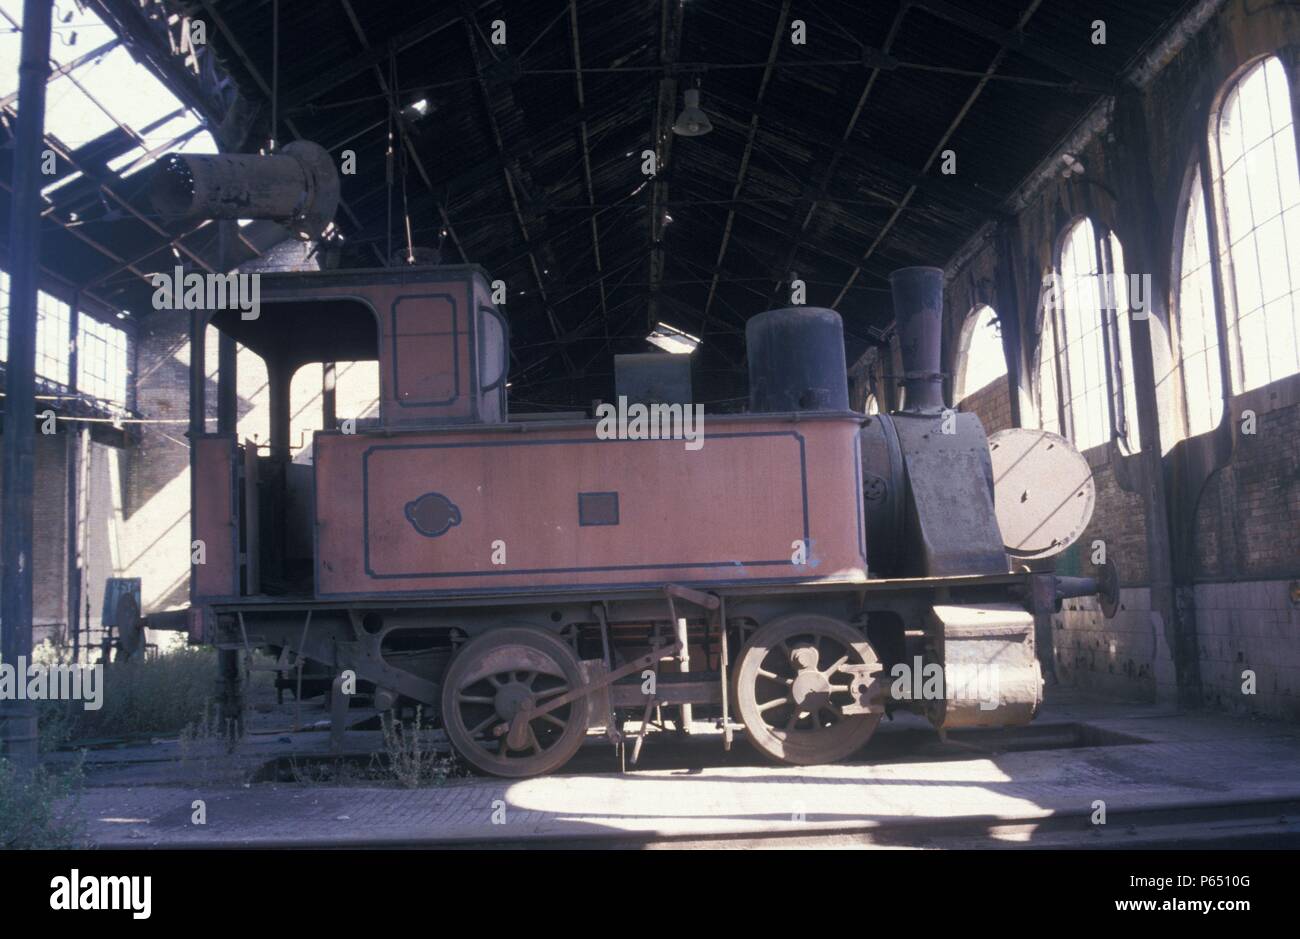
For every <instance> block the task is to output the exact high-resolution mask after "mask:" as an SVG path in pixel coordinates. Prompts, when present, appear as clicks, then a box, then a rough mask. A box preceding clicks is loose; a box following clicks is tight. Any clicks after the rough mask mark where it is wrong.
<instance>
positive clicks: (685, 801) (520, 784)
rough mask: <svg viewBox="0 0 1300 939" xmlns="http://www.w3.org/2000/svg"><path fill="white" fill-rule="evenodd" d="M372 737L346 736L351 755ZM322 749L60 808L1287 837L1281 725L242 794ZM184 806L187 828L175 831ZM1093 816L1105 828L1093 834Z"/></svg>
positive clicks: (532, 830) (235, 819) (227, 826)
mask: <svg viewBox="0 0 1300 939" xmlns="http://www.w3.org/2000/svg"><path fill="white" fill-rule="evenodd" d="M375 736H377V735H360V734H358V735H356V736H355V738H354V740H353V741H352V748H353V749H354V752H357V751H360V750H364V749H366V748H367V747H370V746H372V745H373V743H374V737H375ZM326 737H327V735H326V734H324V733H321V732H315V733H298V734H288V733H283V732H276V733H269V734H268V733H257V734H254V735H252V736H251V737H250V739H249V741H248V743H247V744H246V745H245V746H244V747H243V749H242V751H241V753H240V754H239V756H238V757H237V758H235V759H233V760H232V759H231V758H229V757H225V756H224V755H221V754H216V753H213V754H210V755H209V756H203V755H199V756H196V755H195V754H194V753H193V752H190V753H188V754H185V756H186V758H185V759H184V760H181V759H178V757H180V756H181V755H182V754H181V753H180V752H179V750H178V747H177V744H176V743H174V742H156V743H153V744H146V745H140V746H133V747H128V748H120V749H116V750H112V751H101V752H98V753H94V754H92V755H91V759H90V761H89V762H88V764H87V786H86V788H85V789H84V790H83V792H82V794H81V796H80V799H79V811H81V812H82V813H83V814H84V815H85V817H86V819H87V826H88V831H89V834H90V837H91V839H92V840H93V841H94V842H95V843H96V844H98V845H100V846H103V847H149V846H156V845H164V846H177V847H180V846H192V847H201V846H204V847H208V846H226V847H237V846H254V845H257V846H268V847H269V846H321V847H324V846H350V845H356V846H360V845H406V846H426V845H427V846H435V845H443V846H453V845H462V846H469V845H484V844H488V845H503V846H506V845H509V846H518V845H527V844H539V845H540V844H542V843H551V844H583V843H591V840H592V839H595V840H596V841H599V842H603V843H610V844H629V845H631V844H635V845H642V846H646V845H656V844H671V843H675V842H676V843H683V844H690V843H712V844H717V843H718V841H717V839H719V838H725V839H730V840H729V841H728V842H726V843H729V844H733V845H737V846H744V845H749V844H760V843H762V844H766V843H781V844H785V845H788V846H798V845H802V844H817V845H819V846H827V845H831V846H857V847H873V846H909V847H946V846H959V847H970V846H976V845H980V846H1010V845H1025V844H1028V845H1041V846H1053V845H1073V846H1079V845H1082V846H1090V845H1096V846H1116V847H1119V846H1124V847H1129V846H1137V845H1146V844H1151V843H1160V844H1165V843H1179V844H1190V843H1197V842H1201V841H1205V842H1215V841H1221V840H1223V839H1224V838H1227V839H1228V840H1229V841H1232V840H1233V839H1234V837H1236V836H1240V839H1241V840H1242V843H1248V842H1250V840H1251V839H1252V838H1256V837H1265V838H1266V840H1267V839H1268V838H1274V839H1276V838H1283V839H1295V838H1297V837H1300V728H1297V727H1296V726H1294V725H1290V724H1278V723H1272V722H1265V721H1252V720H1244V719H1239V718H1230V717H1225V716H1222V715H1216V714H1208V713H1195V714H1175V713H1172V712H1170V711H1168V710H1165V709H1161V708H1157V707H1153V706H1147V705H1121V704H1114V703H1099V702H1092V701H1088V700H1086V699H1082V698H1072V697H1065V696H1063V695H1060V694H1059V693H1058V694H1057V695H1056V700H1055V701H1054V702H1053V703H1052V704H1050V705H1048V706H1046V707H1045V708H1044V710H1043V712H1042V713H1041V714H1040V715H1039V717H1038V719H1037V720H1036V721H1035V722H1034V724H1032V725H1030V727H1028V728H1021V729H1018V730H1014V731H998V732H968V733H966V734H964V735H960V736H955V738H954V739H952V740H950V741H949V742H947V743H942V742H940V741H939V740H938V739H937V737H936V735H935V734H934V733H933V732H932V731H929V730H928V729H927V728H926V726H925V725H924V724H921V723H920V722H919V721H912V720H904V719H900V720H898V721H896V722H893V723H886V724H885V725H884V726H882V727H881V729H880V730H879V731H878V732H877V734H876V737H875V738H874V739H873V740H872V741H871V743H870V744H869V745H868V746H867V747H866V748H865V749H864V750H863V751H862V753H861V754H860V758H859V759H857V760H854V761H850V762H845V763H840V764H835V765H830V766H818V767H789V766H774V765H771V764H768V763H766V762H764V761H763V760H762V759H761V758H760V757H759V756H758V755H757V754H755V753H754V752H753V751H751V750H749V748H748V747H746V746H744V745H743V744H738V745H737V746H736V747H735V748H734V749H733V750H732V752H730V753H724V752H722V747H721V740H720V735H718V734H716V733H699V734H696V735H694V736H693V737H692V738H690V739H688V740H681V739H679V738H677V737H676V736H675V735H664V736H663V737H658V738H656V737H654V736H652V737H651V738H650V739H648V740H647V743H646V747H645V751H644V753H643V757H642V765H641V766H640V767H638V768H637V769H636V770H635V771H633V772H630V773H627V774H620V773H619V772H618V771H617V766H616V765H615V760H614V757H613V754H612V748H610V747H609V745H608V744H606V743H604V742H603V741H597V740H593V741H592V742H591V743H590V744H589V745H588V746H587V747H586V748H584V751H583V752H582V753H580V754H579V755H578V757H576V758H575V759H574V760H573V762H571V763H570V764H569V766H568V767H566V772H565V774H564V775H560V776H551V777H544V778H539V779H530V780H521V781H506V780H499V779H489V778H453V779H450V780H448V781H446V782H445V783H444V784H442V785H441V786H437V787H429V788H421V789H413V790H411V789H402V788H398V787H396V786H386V785H377V784H374V783H363V784H360V785H340V784H327V785H321V784H304V783H298V782H287V783H285V782H245V781H244V780H245V779H246V778H248V777H249V776H250V775H251V774H253V773H255V772H256V771H257V770H258V768H259V767H265V766H266V765H267V764H268V763H271V762H273V761H274V760H276V759H277V758H279V757H284V756H285V755H286V754H294V759H295V761H303V763H304V764H307V763H310V761H311V758H312V754H313V753H317V754H323V753H324V752H325V747H326V743H327V741H326ZM255 778H274V777H273V774H267V773H266V772H265V771H263V772H262V773H261V774H260V776H258V777H255ZM291 778H292V777H291ZM196 799H198V800H203V802H204V803H205V807H206V816H207V818H206V824H202V825H198V824H194V823H193V821H192V816H193V814H194V802H195V800H196ZM1098 800H1101V801H1104V802H1105V807H1106V813H1107V823H1106V824H1105V825H1095V824H1093V823H1092V818H1093V816H1094V815H1095V814H1096V811H1097V810H1096V806H1095V803H1096V802H1097V801H1098ZM1291 803H1294V805H1292V804H1291ZM1270 826H1272V827H1270ZM1287 843H1288V844H1289V843H1291V841H1290V840H1288V841H1287Z"/></svg>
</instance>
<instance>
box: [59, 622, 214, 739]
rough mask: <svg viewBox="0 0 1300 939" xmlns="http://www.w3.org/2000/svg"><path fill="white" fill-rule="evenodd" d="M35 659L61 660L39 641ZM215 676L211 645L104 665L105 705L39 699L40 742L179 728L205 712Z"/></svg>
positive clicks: (163, 732)
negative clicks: (94, 708)
mask: <svg viewBox="0 0 1300 939" xmlns="http://www.w3.org/2000/svg"><path fill="white" fill-rule="evenodd" d="M33 660H34V661H35V662H36V663H37V664H44V665H52V664H58V663H59V662H60V661H61V653H60V652H59V651H58V650H56V649H55V648H54V647H53V646H50V645H49V644H45V645H43V646H42V647H39V649H38V651H37V654H36V655H34V656H33ZM215 678H216V655H215V653H214V651H213V650H211V649H201V648H188V647H184V646H182V647H180V648H178V649H176V650H174V651H171V652H167V653H164V654H162V655H155V656H150V657H148V658H144V657H139V658H135V659H132V660H130V661H127V662H113V663H110V664H108V665H106V666H104V679H103V681H104V688H103V707H101V708H100V709H99V710H97V711H88V710H86V709H85V708H84V707H83V706H82V702H80V701H43V702H38V711H37V715H38V719H39V729H40V744H41V747H42V749H44V750H47V751H48V750H53V749H57V748H58V747H60V746H62V745H64V744H66V743H67V742H68V741H70V740H91V739H99V738H109V737H127V736H136V735H139V736H145V735H156V736H167V735H171V734H175V733H178V732H180V731H181V730H182V729H184V728H185V727H186V726H187V725H190V724H194V723H196V722H198V721H200V720H201V719H203V716H204V707H205V705H206V704H207V702H208V699H209V698H210V696H211V693H212V689H213V682H214V680H215Z"/></svg>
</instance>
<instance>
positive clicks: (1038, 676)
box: [926, 603, 1043, 730]
mask: <svg viewBox="0 0 1300 939" xmlns="http://www.w3.org/2000/svg"><path fill="white" fill-rule="evenodd" d="M927 626H928V628H929V629H931V630H932V631H933V632H934V634H935V649H936V652H937V653H938V660H939V661H941V662H942V664H943V669H944V672H943V676H944V682H943V687H944V697H943V699H942V700H939V701H929V702H926V705H927V707H926V711H927V715H928V716H929V718H930V720H931V722H932V723H933V724H934V725H935V726H936V727H938V728H940V729H943V730H949V729H952V728H954V727H1010V726H1015V725H1018V724H1027V723H1029V722H1030V721H1031V720H1033V717H1034V715H1035V714H1036V713H1037V712H1038V707H1039V705H1041V704H1042V701H1043V679H1042V671H1041V669H1040V668H1039V664H1038V659H1037V657H1036V656H1035V654H1034V617H1033V615H1032V614H1031V613H1029V612H1028V611H1027V610H1025V609H1024V608H1023V607H1021V606H1019V605H1017V604H1011V603H980V604H936V605H935V606H934V607H932V608H931V611H930V616H929V623H928V624H927Z"/></svg>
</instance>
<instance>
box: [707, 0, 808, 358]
mask: <svg viewBox="0 0 1300 939" xmlns="http://www.w3.org/2000/svg"><path fill="white" fill-rule="evenodd" d="M791 2H792V0H785V2H784V3H782V4H781V13H780V15H779V16H778V17H777V21H776V31H775V32H774V33H773V34H772V45H771V48H769V49H768V52H767V66H766V67H765V68H764V69H763V77H762V78H761V79H760V80H759V83H758V95H757V96H756V97H755V98H754V109H753V111H752V112H751V113H750V116H749V132H748V133H747V134H746V135H745V150H744V152H743V153H742V154H741V157H740V169H739V170H738V171H737V172H736V185H735V186H734V187H733V188H732V190H731V198H732V200H733V201H734V200H736V199H738V198H740V190H741V189H743V188H744V186H745V176H746V174H747V173H748V172H749V157H750V154H751V153H753V151H754V138H755V137H757V136H758V122H759V116H758V115H759V108H761V107H762V105H763V96H764V95H765V94H766V93H767V85H768V82H769V81H771V79H772V66H773V65H775V64H776V54H777V52H778V50H780V48H781V39H782V37H783V36H784V35H785V24H786V21H787V20H788V19H789V18H790V4H791ZM735 220H736V209H735V207H734V206H733V207H732V208H731V209H728V210H727V221H726V224H725V225H723V227H722V244H720V245H719V246H718V257H717V260H715V261H714V262H713V278H712V282H711V283H710V284H709V295H708V297H707V298H706V299H705V301H704V312H703V314H702V316H701V319H700V332H701V333H703V332H705V331H706V329H707V328H708V324H709V311H710V310H711V309H712V307H713V294H714V293H715V292H716V291H717V289H718V274H719V272H720V271H721V270H722V260H723V258H725V257H726V256H727V245H728V243H729V242H730V241H731V226H732V224H733V223H734V222H735Z"/></svg>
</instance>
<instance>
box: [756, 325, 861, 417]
mask: <svg viewBox="0 0 1300 939" xmlns="http://www.w3.org/2000/svg"><path fill="white" fill-rule="evenodd" d="M745 345H746V346H747V347H748V350H749V409H750V410H751V411H758V412H767V413H772V412H779V411H847V410H848V409H849V379H848V370H847V369H846V368H845V365H844V324H843V323H842V322H841V320H840V315H839V314H838V313H836V312H835V311H834V310H827V309H824V308H823V307H790V308H788V309H784V310H768V311H767V312H766V313H760V314H758V315H757V316H755V317H753V318H751V319H750V321H749V322H748V323H747V324H746V325H745Z"/></svg>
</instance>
